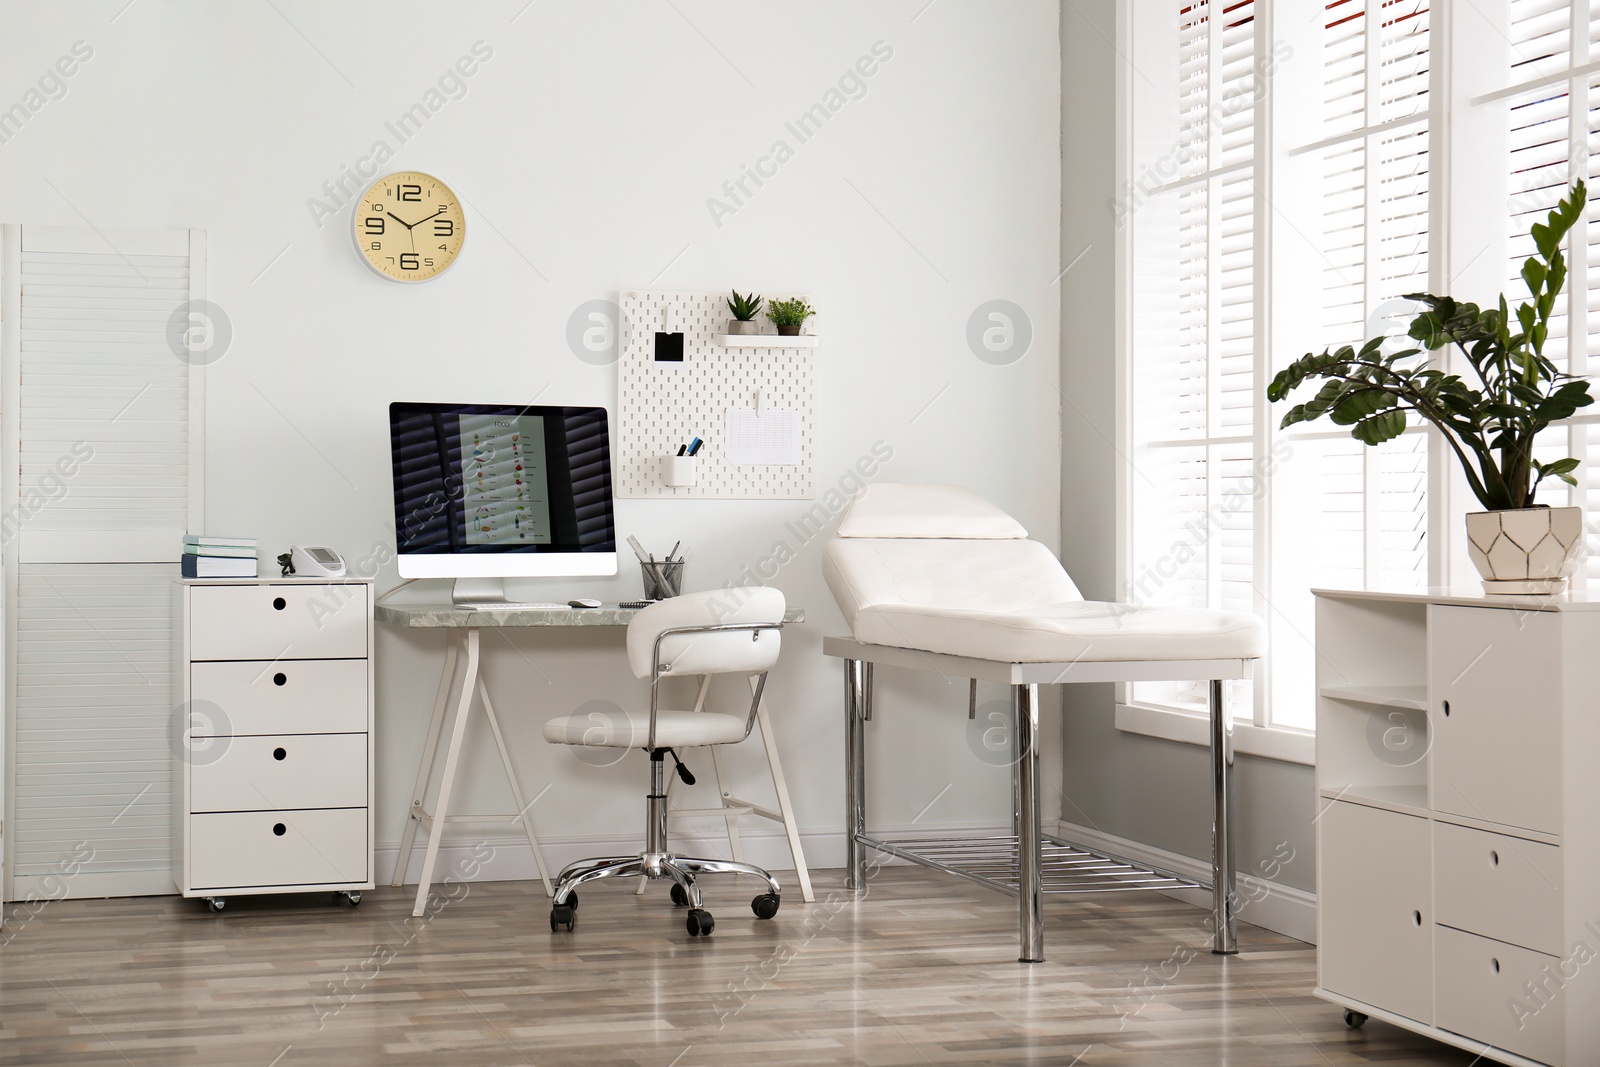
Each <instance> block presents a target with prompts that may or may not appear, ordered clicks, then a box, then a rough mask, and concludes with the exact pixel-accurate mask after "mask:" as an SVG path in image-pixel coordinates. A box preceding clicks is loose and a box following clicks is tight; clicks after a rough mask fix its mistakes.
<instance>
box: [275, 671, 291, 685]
mask: <svg viewBox="0 0 1600 1067" xmlns="http://www.w3.org/2000/svg"><path fill="white" fill-rule="evenodd" d="M288 681H289V676H288V675H287V674H284V673H283V672H282V671H279V672H278V673H277V674H274V675H273V676H272V684H273V685H283V684H285V683H286V682H288Z"/></svg>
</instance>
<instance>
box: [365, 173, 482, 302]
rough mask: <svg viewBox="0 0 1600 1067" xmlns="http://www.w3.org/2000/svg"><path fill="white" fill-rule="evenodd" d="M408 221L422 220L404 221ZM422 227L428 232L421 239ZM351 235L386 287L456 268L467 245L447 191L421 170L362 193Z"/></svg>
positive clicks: (457, 205)
mask: <svg viewBox="0 0 1600 1067" xmlns="http://www.w3.org/2000/svg"><path fill="white" fill-rule="evenodd" d="M430 209H432V210H431V211H430ZM412 215H418V216H420V217H418V218H417V220H416V221H415V222H410V221H407V220H408V219H410V218H411V216H412ZM424 223H428V224H429V225H428V226H427V228H426V229H427V232H426V233H425V234H424V235H422V236H419V235H418V228H419V227H422V226H423V224H424ZM397 224H398V225H397ZM350 232H351V236H352V237H353V238H354V240H355V243H356V251H357V252H359V253H360V254H361V261H362V262H363V263H365V264H366V265H367V266H368V267H371V268H372V270H373V271H375V272H376V273H377V274H378V275H380V276H381V277H384V278H387V279H389V280H390V281H393V282H402V283H405V284H412V285H414V284H416V283H418V282H427V281H432V280H433V279H435V278H437V277H439V275H441V274H443V273H444V272H445V271H447V270H449V269H450V268H451V267H452V266H454V265H455V262H456V260H457V259H459V258H460V257H461V249H462V246H463V245H465V244H466V240H467V220H466V215H465V214H464V213H463V212H462V210H461V200H460V198H459V197H457V196H456V194H455V191H454V190H453V189H451V188H450V187H449V186H448V185H446V184H445V183H444V182H442V181H440V180H439V179H438V178H435V177H434V176H433V175H431V174H425V173H423V172H422V171H419V170H401V171H396V172H395V173H393V174H387V175H385V176H383V177H382V178H379V179H378V180H377V181H375V182H373V183H372V184H371V185H369V186H368V187H367V188H366V189H365V190H363V191H362V193H361V197H360V199H358V200H357V201H356V204H355V213H354V218H353V220H352V222H351V227H350ZM418 241H421V242H422V245H421V246H420V247H419V245H418Z"/></svg>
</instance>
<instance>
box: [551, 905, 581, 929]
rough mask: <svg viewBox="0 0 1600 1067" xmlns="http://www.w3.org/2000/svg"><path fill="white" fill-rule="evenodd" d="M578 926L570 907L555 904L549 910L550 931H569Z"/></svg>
mask: <svg viewBox="0 0 1600 1067" xmlns="http://www.w3.org/2000/svg"><path fill="white" fill-rule="evenodd" d="M577 924H578V919H577V917H576V916H575V915H574V914H573V910H572V907H571V906H570V905H568V904H557V905H556V906H555V907H553V908H551V909H550V931H551V932H552V933H554V932H556V931H558V930H571V929H572V928H573V927H574V926H576V925H577Z"/></svg>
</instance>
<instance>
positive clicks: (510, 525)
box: [389, 404, 617, 603]
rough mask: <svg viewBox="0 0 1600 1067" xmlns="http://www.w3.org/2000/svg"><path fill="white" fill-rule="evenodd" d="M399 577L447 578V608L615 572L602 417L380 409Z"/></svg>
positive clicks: (561, 411) (570, 412)
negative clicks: (558, 579) (510, 586)
mask: <svg viewBox="0 0 1600 1067" xmlns="http://www.w3.org/2000/svg"><path fill="white" fill-rule="evenodd" d="M389 441H390V447H391V453H392V457H393V464H394V526H395V540H396V548H397V549H398V553H399V565H400V576H401V577H402V578H454V579H456V582H455V591H454V599H455V600H456V602H458V603H495V602H502V603H503V602H504V601H505V599H506V595H505V586H504V583H503V579H506V578H519V577H555V576H567V575H600V574H615V573H617V533H616V525H615V521H614V518H613V515H612V505H611V434H610V431H609V423H608V420H607V418H606V410H605V408H593V407H535V406H532V405H527V404H390V405H389Z"/></svg>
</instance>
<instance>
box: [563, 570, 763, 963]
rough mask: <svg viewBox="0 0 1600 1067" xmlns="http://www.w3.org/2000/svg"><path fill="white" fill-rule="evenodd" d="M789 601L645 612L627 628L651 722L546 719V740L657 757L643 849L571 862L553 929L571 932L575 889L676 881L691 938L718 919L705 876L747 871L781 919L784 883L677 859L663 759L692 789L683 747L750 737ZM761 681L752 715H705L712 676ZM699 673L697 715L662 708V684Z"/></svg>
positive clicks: (726, 602) (671, 603) (739, 596)
mask: <svg viewBox="0 0 1600 1067" xmlns="http://www.w3.org/2000/svg"><path fill="white" fill-rule="evenodd" d="M785 607H786V605H785V602H784V597H783V593H781V592H780V591H778V590H776V589H769V588H764V587H763V588H757V589H739V590H733V591H722V590H714V591H710V592H704V593H686V594H684V595H682V596H676V597H672V598H671V599H669V600H663V601H661V602H660V603H657V604H652V605H650V606H649V607H646V608H643V609H642V610H640V612H639V614H638V615H636V616H634V618H633V620H632V621H631V622H630V623H629V624H628V665H629V667H631V668H632V670H633V673H634V675H635V676H636V677H638V678H648V679H649V680H650V716H649V718H648V719H647V720H645V719H642V718H641V717H637V716H629V717H625V721H624V722H621V723H612V722H607V721H603V720H597V718H596V717H594V716H592V715H582V714H578V713H574V714H572V715H564V716H561V717H559V718H555V719H551V720H550V721H549V722H547V723H545V727H544V737H545V740H546V741H549V742H550V743H552V744H557V745H584V746H592V747H600V748H642V749H644V750H645V751H646V752H647V753H649V755H650V792H649V794H648V796H647V798H646V801H647V812H648V814H647V817H646V822H645V846H644V851H643V852H640V853H639V854H638V855H635V856H610V857H604V858H599V859H586V860H579V861H577V862H576V863H569V864H568V865H567V866H566V867H565V868H563V869H562V871H561V874H560V875H559V876H558V877H557V884H556V891H555V895H554V897H553V898H552V905H553V906H552V907H551V909H550V929H551V930H562V929H566V930H571V929H572V928H573V926H574V925H575V923H576V921H577V918H576V917H577V910H578V894H577V892H576V890H577V888H578V886H580V885H582V884H583V883H585V882H590V881H594V880H596V879H599V878H618V877H630V876H633V877H637V876H640V875H642V876H644V877H645V878H651V879H654V878H670V879H672V902H673V903H674V904H676V905H679V906H680V907H681V906H684V905H687V906H688V907H689V914H688V918H687V922H686V925H687V926H688V929H689V935H690V936H691V937H703V936H705V935H706V934H709V933H711V931H712V928H713V926H714V925H715V923H714V920H713V919H712V916H711V913H710V912H708V911H706V910H704V909H703V908H702V907H701V906H700V905H701V903H702V901H701V897H700V887H699V885H698V884H697V878H698V876H699V875H701V874H748V875H752V876H754V877H756V878H760V879H762V880H763V881H765V882H766V883H767V892H765V893H762V894H761V895H759V896H757V897H756V898H755V899H754V900H752V901H751V902H750V908H751V910H752V911H754V912H755V914H756V918H758V919H770V918H772V917H773V916H774V915H776V914H777V913H778V903H779V893H778V882H777V879H775V878H773V877H772V875H771V874H769V873H767V872H766V871H764V870H762V869H761V868H760V867H756V866H754V865H752V864H749V863H740V862H737V861H730V860H716V859H701V858H698V857H691V856H678V855H674V854H673V853H672V852H670V851H669V850H668V848H667V789H666V769H665V761H666V758H667V757H668V756H671V757H672V761H673V763H674V764H675V765H676V769H677V773H678V777H679V778H681V779H682V780H683V782H684V784H685V785H693V784H694V776H693V775H692V774H690V773H689V770H688V768H686V767H685V766H684V765H683V762H682V761H681V760H680V759H679V758H678V753H677V751H676V750H677V749H680V748H690V747H696V746H700V745H731V744H736V743H738V742H740V741H743V740H744V739H745V738H746V737H749V736H750V730H751V728H752V727H753V726H754V724H755V721H756V710H757V708H758V707H759V706H760V703H761V692H762V689H764V688H765V686H766V681H767V671H768V670H770V669H771V667H772V665H773V664H774V663H776V662H777V660H778V650H779V646H780V644H781V628H782V625H783V613H784V609H785ZM717 674H742V675H746V676H754V678H755V682H754V684H753V685H752V686H751V698H750V710H749V711H748V712H747V713H746V714H744V715H742V716H738V715H724V714H719V713H716V712H710V711H701V710H700V708H701V707H702V706H703V705H704V701H705V696H706V691H707V689H708V688H709V686H710V681H711V676H713V675H717ZM681 676H698V677H699V679H700V690H699V696H698V697H697V699H696V701H695V707H694V710H690V711H679V710H674V709H670V708H664V707H662V706H661V683H662V680H663V679H666V678H673V677H681Z"/></svg>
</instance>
